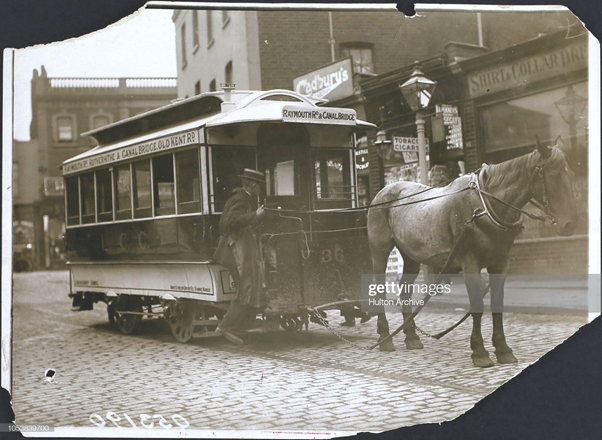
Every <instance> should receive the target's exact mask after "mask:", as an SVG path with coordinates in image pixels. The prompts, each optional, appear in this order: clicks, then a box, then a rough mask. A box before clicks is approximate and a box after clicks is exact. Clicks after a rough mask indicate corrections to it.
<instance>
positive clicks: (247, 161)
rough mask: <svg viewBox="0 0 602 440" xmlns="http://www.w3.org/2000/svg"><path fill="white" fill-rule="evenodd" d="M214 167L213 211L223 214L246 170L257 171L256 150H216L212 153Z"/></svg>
mask: <svg viewBox="0 0 602 440" xmlns="http://www.w3.org/2000/svg"><path fill="white" fill-rule="evenodd" d="M211 159H212V160H211V161H212V166H213V196H212V201H213V210H214V212H222V211H223V209H224V205H225V204H226V202H227V201H228V199H229V198H230V197H231V196H232V191H233V190H234V189H236V188H238V187H240V186H241V181H240V177H238V176H240V175H241V174H242V172H243V171H244V169H245V168H252V169H255V167H256V163H257V161H256V158H255V150H254V149H250V148H219V149H217V148H214V149H212V151H211Z"/></svg>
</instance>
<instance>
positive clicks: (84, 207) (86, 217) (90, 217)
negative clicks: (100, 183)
mask: <svg viewBox="0 0 602 440" xmlns="http://www.w3.org/2000/svg"><path fill="white" fill-rule="evenodd" d="M94 176H95V173H94V171H91V172H89V173H85V174H81V175H80V176H79V187H80V189H79V203H80V210H81V224H84V225H85V224H90V223H96V185H95V177H94Z"/></svg>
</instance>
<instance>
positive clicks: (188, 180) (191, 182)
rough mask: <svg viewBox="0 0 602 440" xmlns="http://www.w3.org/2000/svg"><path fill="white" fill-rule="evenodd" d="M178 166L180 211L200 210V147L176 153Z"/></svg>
mask: <svg viewBox="0 0 602 440" xmlns="http://www.w3.org/2000/svg"><path fill="white" fill-rule="evenodd" d="M176 166H177V170H178V172H177V179H178V213H179V214H188V213H191V212H200V211H201V185H200V173H199V150H198V148H195V149H193V150H186V151H182V152H180V153H176Z"/></svg>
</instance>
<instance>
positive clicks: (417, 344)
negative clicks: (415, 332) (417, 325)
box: [405, 338, 424, 350]
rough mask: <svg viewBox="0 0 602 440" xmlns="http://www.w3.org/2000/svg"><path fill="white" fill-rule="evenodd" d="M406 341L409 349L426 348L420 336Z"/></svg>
mask: <svg viewBox="0 0 602 440" xmlns="http://www.w3.org/2000/svg"><path fill="white" fill-rule="evenodd" d="M405 342H406V348H407V349H408V350H420V349H421V348H424V345H422V342H421V341H420V339H419V338H412V339H406V340H405Z"/></svg>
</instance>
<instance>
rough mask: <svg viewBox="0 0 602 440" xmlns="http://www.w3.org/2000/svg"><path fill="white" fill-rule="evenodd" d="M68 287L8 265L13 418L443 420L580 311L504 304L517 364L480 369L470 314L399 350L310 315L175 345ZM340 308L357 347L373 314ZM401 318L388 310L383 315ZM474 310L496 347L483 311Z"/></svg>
mask: <svg viewBox="0 0 602 440" xmlns="http://www.w3.org/2000/svg"><path fill="white" fill-rule="evenodd" d="M67 289H68V273H67V272H46V273H43V272H39V273H30V274H15V276H14V302H13V304H14V306H13V312H14V323H13V324H14V327H13V349H12V356H13V358H12V359H13V388H12V397H13V405H14V411H15V413H16V416H17V422H18V423H34V422H35V423H53V424H55V425H56V426H57V427H88V428H94V427H96V426H98V425H102V424H104V425H105V428H104V429H109V428H110V427H114V426H115V424H117V425H119V426H121V427H123V428H128V427H129V428H131V427H132V426H134V425H135V426H136V427H137V428H142V427H146V426H150V425H151V423H152V424H153V428H152V429H154V430H157V429H159V430H163V429H164V427H168V426H172V428H171V429H172V430H174V429H179V426H180V427H183V426H185V425H186V424H189V426H188V427H187V429H188V430H191V429H197V430H205V431H207V430H210V431H217V430H232V429H234V430H243V429H244V430H256V431H279V430H303V431H312V432H315V431H324V432H326V433H330V435H333V434H334V433H337V435H338V434H340V433H343V432H345V431H353V432H357V431H385V430H390V429H394V428H398V427H402V426H408V425H413V424H417V423H425V422H440V421H444V420H451V419H453V418H455V417H457V416H458V415H460V414H462V413H464V412H465V411H467V410H468V409H470V408H471V407H472V406H473V405H474V404H475V403H476V402H477V401H479V400H480V399H482V398H483V397H484V396H486V395H488V394H489V393H491V392H493V391H494V390H495V389H496V388H497V387H499V386H500V385H501V384H503V383H504V382H506V381H508V380H510V379H511V378H512V377H514V376H515V375H517V374H518V373H520V371H522V370H523V369H524V368H525V367H527V366H528V365H529V364H531V363H533V362H535V361H536V360H537V359H538V358H539V357H541V356H542V355H544V354H545V353H546V352H548V351H549V350H551V349H552V348H553V347H555V346H556V345H558V344H560V343H562V341H563V340H565V339H566V338H567V337H569V336H570V335H572V334H573V333H574V332H575V331H576V330H577V328H579V327H580V326H581V325H583V324H585V322H586V316H585V315H559V314H556V315H535V314H531V315H527V314H517V313H515V314H513V313H509V314H506V315H505V316H506V317H505V329H506V336H507V340H508V343H509V345H510V346H511V347H512V348H513V349H514V353H515V355H516V357H517V358H518V360H519V363H518V364H513V365H499V364H496V365H495V366H494V367H492V368H487V369H479V368H475V367H473V366H472V362H471V359H470V346H469V337H470V330H471V322H470V320H468V321H466V322H465V323H463V324H462V325H461V326H460V327H458V329H456V330H455V331H453V332H452V333H450V334H449V335H447V336H446V337H445V338H443V339H442V340H440V341H436V340H433V339H429V338H426V337H422V341H423V343H424V346H425V347H424V350H415V351H408V350H406V349H405V345H404V343H403V340H402V338H399V337H398V338H397V339H396V345H397V351H396V352H393V353H384V352H380V351H378V350H374V351H366V350H364V349H360V348H358V347H357V346H353V345H350V344H348V343H346V342H344V341H342V340H340V339H339V338H337V337H336V336H334V335H333V334H331V333H330V332H329V331H328V330H327V329H325V328H323V327H320V326H318V325H316V324H311V325H310V331H309V332H298V333H292V334H291V333H286V332H284V331H281V332H278V333H268V334H260V333H256V334H249V335H247V336H244V338H245V340H246V344H245V345H244V346H240V347H239V346H235V345H233V344H231V343H229V342H228V341H226V340H225V339H221V338H215V339H201V340H193V341H192V342H191V343H189V344H179V343H177V342H176V341H175V340H174V339H173V337H172V336H171V334H170V331H169V328H168V326H167V324H166V323H165V322H163V321H161V320H157V319H154V320H147V319H145V320H143V321H142V326H141V330H140V332H139V333H138V334H137V335H133V336H124V335H122V334H120V333H119V331H118V330H117V328H116V327H113V326H111V325H109V323H108V319H107V313H106V307H105V305H104V304H102V303H99V304H97V305H95V310H93V311H91V312H78V313H74V312H70V310H69V309H70V305H71V304H70V300H69V298H68V297H67ZM337 315H338V313H336V312H335V313H332V312H331V313H329V320H330V322H331V323H334V327H336V328H337V331H338V332H340V334H342V335H344V336H345V338H347V339H348V340H350V341H352V342H353V343H354V344H356V345H358V346H361V347H367V346H369V345H370V344H372V343H373V342H375V341H376V336H377V335H376V319H375V318H373V319H372V320H370V321H369V322H367V323H364V324H359V321H358V325H356V326H355V327H353V328H344V327H340V330H339V326H338V322H340V321H342V319H341V318H339V317H338V316H337ZM459 317H460V315H459V314H457V313H425V314H424V315H423V314H421V315H420V316H419V317H418V319H417V322H418V324H419V325H420V327H421V328H423V329H424V330H425V331H427V332H436V331H439V330H442V329H444V328H447V327H448V326H450V325H451V324H452V323H453V322H455V321H456V320H457V319H458V318H459ZM400 320H401V316H400V314H394V315H390V323H391V327H392V328H396V327H397V326H398V325H399V324H400ZM483 321H484V325H483V335H484V338H485V340H486V341H485V343H486V347H487V349H488V350H489V351H490V353H492V358H493V348H492V347H491V342H490V339H491V315H486V316H485V317H484V318H483ZM48 368H53V369H55V370H56V372H57V375H56V380H55V381H54V382H55V383H48V382H47V381H45V380H44V377H43V376H44V372H45V370H46V369H48ZM108 412H109V414H107V413H108ZM110 412H113V413H115V414H111V413H110ZM94 414H95V415H94ZM126 415H127V416H126ZM161 416H162V417H163V418H161ZM111 419H113V420H114V421H115V422H113V421H111ZM327 435H328V434H327Z"/></svg>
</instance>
